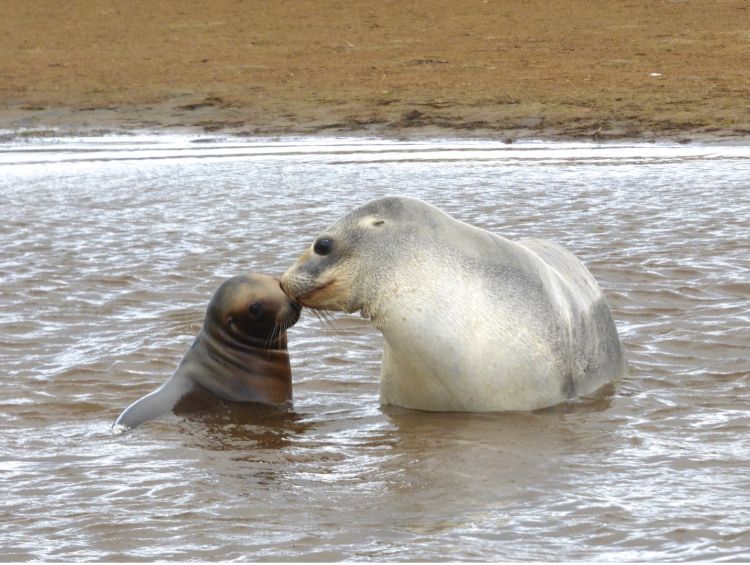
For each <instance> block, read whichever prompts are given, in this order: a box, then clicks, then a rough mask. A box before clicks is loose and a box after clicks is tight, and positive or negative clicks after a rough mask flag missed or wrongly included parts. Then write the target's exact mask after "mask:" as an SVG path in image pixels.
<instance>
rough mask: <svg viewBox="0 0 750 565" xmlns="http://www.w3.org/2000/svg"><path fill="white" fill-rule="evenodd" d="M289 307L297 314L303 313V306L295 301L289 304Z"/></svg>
mask: <svg viewBox="0 0 750 565" xmlns="http://www.w3.org/2000/svg"><path fill="white" fill-rule="evenodd" d="M289 306H290V307H291V309H292V310H294V311H295V312H297V313H299V312H302V306H300V305H299V304H297V303H296V302H294V301H293V300H292V301H290V302H289Z"/></svg>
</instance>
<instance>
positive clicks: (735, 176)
mask: <svg viewBox="0 0 750 565" xmlns="http://www.w3.org/2000/svg"><path fill="white" fill-rule="evenodd" d="M207 141H212V142H211V143H208V142H207ZM388 194H405V195H410V196H415V197H418V198H422V199H425V200H428V201H430V202H432V203H433V204H435V205H437V206H439V207H441V208H443V209H445V210H446V211H448V212H449V213H451V214H453V215H455V216H456V217H458V218H460V219H462V220H464V221H467V222H470V223H472V224H475V225H478V226H481V227H484V228H487V229H489V230H492V231H494V232H496V233H500V234H503V235H506V236H508V237H512V238H517V237H529V236H534V237H546V238H550V239H553V240H556V241H558V242H560V243H562V244H564V245H566V246H567V247H568V248H569V249H570V250H572V251H573V252H574V253H576V254H577V255H578V256H579V257H580V258H581V259H582V260H583V261H584V263H585V264H586V265H587V266H588V267H589V268H590V270H591V271H592V272H593V273H594V275H595V277H596V278H597V279H598V281H599V283H600V285H601V286H602V288H603V290H604V291H605V293H606V295H607V297H608V299H609V301H610V305H611V307H612V311H613V314H614V317H615V319H616V321H617V325H618V328H619V331H620V335H621V338H622V341H623V343H624V345H625V347H626V349H627V352H628V357H629V361H630V367H631V374H630V376H629V377H627V378H626V379H624V380H623V381H621V382H619V383H618V384H617V386H616V388H615V390H614V391H613V392H611V394H609V395H607V396H604V397H601V398H597V399H591V400H587V401H580V402H575V403H570V404H567V405H563V406H559V407H556V408H554V409H550V410H545V411H540V412H535V413H511V414H483V415H481V414H479V415H472V414H430V413H421V412H411V411H406V410H398V409H383V408H381V407H380V406H379V404H378V375H379V365H380V359H379V357H380V352H381V349H382V338H381V336H380V335H379V334H378V333H377V332H376V331H375V330H373V329H372V328H370V327H369V326H368V325H367V323H366V322H365V321H363V320H361V319H359V318H357V317H355V316H335V319H334V321H333V324H332V326H333V327H332V328H328V327H325V326H324V325H322V324H321V322H320V321H319V320H318V319H316V318H315V317H314V316H312V315H311V314H309V313H305V314H303V317H302V319H301V321H300V322H299V323H298V325H297V326H295V327H294V328H292V329H291V330H290V332H289V341H290V354H291V357H292V369H293V373H294V386H295V389H294V394H295V404H294V409H293V411H290V412H289V413H283V412H281V413H279V412H273V411H271V412H263V411H259V412H257V413H255V412H251V413H249V414H245V415H244V416H243V417H241V418H240V417H236V416H234V415H228V414H221V413H219V414H212V415H208V416H206V417H200V418H179V417H176V416H172V417H169V418H167V419H165V420H163V421H159V422H150V423H148V424H146V425H144V426H142V427H141V428H138V429H137V430H135V431H133V432H132V433H129V434H125V435H121V436H115V435H112V434H111V433H110V426H111V424H112V422H113V420H114V419H115V418H116V416H117V415H118V414H119V413H120V411H121V410H122V409H123V408H124V407H125V406H127V405H128V404H129V403H130V402H131V401H133V400H135V399H136V398H138V397H139V396H141V395H143V394H145V393H147V392H149V391H151V390H152V389H154V388H155V387H156V386H158V385H159V384H160V383H162V382H163V381H164V380H165V379H166V377H167V376H168V375H169V374H170V373H171V371H172V370H173V368H174V367H175V365H176V363H177V362H178V361H179V359H180V358H181V356H182V354H183V353H184V352H185V350H186V349H187V347H188V346H189V345H190V343H191V341H192V339H193V337H194V336H195V334H196V333H197V332H198V330H199V327H200V324H201V321H202V316H203V313H204V309H205V306H206V304H207V302H208V299H209V298H210V296H211V294H212V293H213V290H214V289H215V288H216V287H217V286H218V285H219V283H220V282H221V281H222V280H223V279H224V278H226V277H228V276H232V275H235V274H240V273H243V272H247V271H261V272H266V273H270V274H280V273H281V272H283V271H284V269H285V268H286V267H287V266H288V265H290V264H291V263H292V261H293V260H294V259H295V258H296V256H297V255H298V254H299V253H300V252H301V251H302V250H303V249H304V247H305V246H306V245H308V244H309V243H310V242H311V241H312V238H313V237H314V236H315V234H316V233H317V232H319V231H321V230H322V229H323V228H325V227H326V226H327V225H329V224H330V223H332V222H333V221H335V220H336V219H337V218H338V217H340V216H341V215H342V214H343V213H344V212H346V211H347V210H349V209H350V208H352V207H354V206H356V205H358V204H360V203H362V202H364V201H366V200H368V199H370V198H374V197H379V196H383V195H388ZM0 196H2V200H1V202H2V217H3V219H2V222H0V244H1V245H2V254H1V255H0V288H1V289H2V294H1V295H0V369H1V372H0V379H2V387H1V388H0V430H1V431H0V492H2V493H3V495H2V503H1V504H0V558H2V559H3V560H29V559H41V560H84V559H86V560H103V559H106V560H115V561H121V560H133V559H139V560H155V559H162V560H218V559H221V560H239V559H242V560H264V559H284V560H298V559H304V560H339V559H350V560H404V559H408V560H445V559H451V560H475V559H476V560H582V559H585V560H602V561H609V560H625V561H628V560H674V561H676V560H698V559H701V560H739V559H744V560H750V464H748V458H749V456H750V411H749V409H750V349H749V344H750V233H749V231H750V220H749V218H750V148H748V147H730V146H725V147H721V146H716V147H711V146H704V147H700V146H699V147H694V146H690V145H686V146H682V145H679V146H660V145H601V146H599V145H586V144H542V143H524V144H514V145H503V144H495V143H481V142H448V141H445V142H434V143H395V142H384V141H373V140H330V139H329V140H302V141H300V140H281V141H278V140H277V141H271V140H266V141H262V140H260V141H252V142H240V141H237V140H225V139H212V140H206V139H198V138H196V139H191V138H187V137H145V136H141V137H138V136H136V137H120V138H99V139H80V140H79V139H67V140H47V141H43V142H26V143H24V142H18V143H6V144H4V145H0Z"/></svg>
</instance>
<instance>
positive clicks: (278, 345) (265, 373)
mask: <svg viewBox="0 0 750 565" xmlns="http://www.w3.org/2000/svg"><path fill="white" fill-rule="evenodd" d="M300 310H301V308H300V306H299V305H298V304H297V303H296V302H294V301H292V300H290V299H289V298H287V296H286V295H285V294H284V293H283V292H282V290H281V288H280V286H279V281H278V280H277V279H274V278H273V277H269V276H267V275H259V274H253V275H250V276H239V277H233V278H231V279H229V280H227V281H225V282H224V283H223V284H222V285H221V286H220V287H219V289H218V290H217V291H216V293H215V294H214V296H213V298H211V301H210V302H209V304H208V309H207V311H206V317H205V320H204V322H203V328H202V329H201V331H200V333H199V334H198V336H197V337H196V338H195V341H194V342H193V345H192V346H191V347H190V349H189V350H188V351H187V353H186V354H185V356H184V357H183V358H182V361H180V364H179V365H178V366H177V369H176V370H175V372H174V373H173V374H172V376H171V377H170V378H169V380H167V382H166V383H164V384H163V385H162V386H160V387H159V388H158V389H156V390H155V391H154V392H152V393H150V394H147V395H146V396H144V397H143V398H141V399H140V400H137V401H135V402H134V403H133V404H131V405H130V406H128V408H127V409H125V411H124V412H123V413H122V414H120V417H119V418H117V420H116V421H115V423H114V425H113V430H115V431H117V432H123V431H126V430H129V429H132V428H134V427H136V426H138V425H140V424H141V423H143V422H145V421H146V420H151V419H153V418H156V417H158V416H160V415H162V414H166V413H168V412H171V411H173V410H174V408H175V406H176V405H177V404H178V403H180V401H181V400H183V399H184V398H185V397H186V396H187V395H188V394H190V393H194V392H196V391H197V392H203V391H208V392H210V393H211V394H212V395H215V396H216V397H218V398H220V399H223V400H229V401H234V402H255V403H260V404H268V405H284V404H286V403H289V402H290V401H291V400H292V372H291V368H290V366H289V354H288V352H287V338H286V330H287V329H289V328H290V327H291V326H293V325H294V324H295V323H296V322H297V320H298V319H299V315H300Z"/></svg>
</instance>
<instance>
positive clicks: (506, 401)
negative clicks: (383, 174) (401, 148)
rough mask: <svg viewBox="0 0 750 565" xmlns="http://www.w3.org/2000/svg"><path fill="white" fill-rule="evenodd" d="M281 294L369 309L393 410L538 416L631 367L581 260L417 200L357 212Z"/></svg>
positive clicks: (328, 235)
mask: <svg viewBox="0 0 750 565" xmlns="http://www.w3.org/2000/svg"><path fill="white" fill-rule="evenodd" d="M281 286H282V288H283V289H284V291H285V292H286V293H287V295H288V296H289V297H290V298H291V299H292V300H295V301H297V302H299V303H300V304H301V305H303V306H309V307H311V308H320V309H327V310H343V311H346V312H356V311H357V310H359V311H361V314H362V316H363V317H365V318H369V319H371V320H372V321H373V323H374V325H375V327H377V328H378V329H380V330H381V331H382V332H383V336H384V337H385V346H384V350H383V362H382V367H381V383H380V398H381V402H382V403H383V404H393V405H397V406H402V407H406V408H415V409H420V410H434V411H469V412H481V411H502V410H533V409H537V408H543V407H546V406H552V405H554V404H557V403H560V402H562V401H565V400H567V399H570V398H573V397H575V396H577V395H584V394H587V393H591V392H593V391H595V390H596V389H598V388H599V387H601V386H602V385H604V384H605V383H608V382H610V381H612V380H614V379H616V378H618V377H620V376H622V375H624V374H625V373H626V362H625V358H624V354H623V350H622V346H621V345H620V340H619V339H618V336H617V330H616V329H615V324H614V322H613V320H612V316H611V314H610V311H609V307H608V306H607V301H606V299H605V297H604V295H603V294H602V292H601V291H600V290H599V287H598V286H597V284H596V281H595V280H594V278H593V276H592V275H591V273H589V272H588V270H586V268H585V267H584V266H583V264H581V262H580V261H578V259H576V258H575V256H573V255H572V254H571V253H570V252H568V251H566V250H565V249H563V248H562V247H560V246H559V245H557V244H555V243H552V242H550V241H546V240H543V239H523V240H520V241H515V242H514V241H511V240H509V239H506V238H504V237H500V236H497V235H494V234H492V233H490V232H488V231H485V230H483V229H479V228H476V227H473V226H470V225H468V224H465V223H463V222H461V221H458V220H456V219H454V218H452V217H450V216H448V215H447V214H445V213H444V212H442V211H440V210H438V209H437V208H435V207H434V206H431V205H430V204H427V203H425V202H421V201H419V200H415V199H411V198H401V197H392V198H382V199H379V200H374V201H372V202H369V203H368V204H365V205H364V206H361V207H359V208H357V209H355V210H353V211H351V212H350V213H349V214H347V215H346V216H344V217H343V218H342V219H341V220H339V221H338V222H336V223H335V224H334V225H333V226H331V227H330V228H328V229H327V230H326V231H324V232H323V233H322V234H321V235H320V236H318V238H317V239H316V240H315V241H314V242H313V244H312V245H311V246H310V247H309V248H308V249H307V251H305V252H304V253H303V254H302V256H301V257H300V258H299V259H298V260H297V262H296V263H295V264H294V265H292V267H291V268H289V269H288V270H287V271H286V273H284V275H283V277H282V279H281Z"/></svg>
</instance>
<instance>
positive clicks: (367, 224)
mask: <svg viewBox="0 0 750 565" xmlns="http://www.w3.org/2000/svg"><path fill="white" fill-rule="evenodd" d="M359 225H360V227H363V228H380V227H383V226H384V225H385V220H384V219H382V218H378V217H377V216H366V217H364V218H362V219H361V220H360V221H359Z"/></svg>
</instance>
